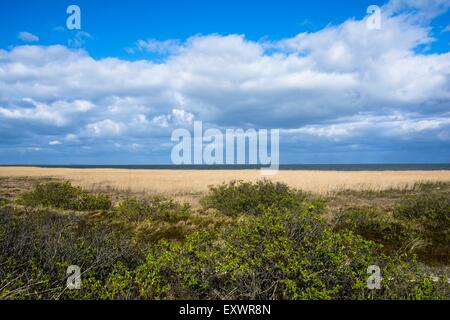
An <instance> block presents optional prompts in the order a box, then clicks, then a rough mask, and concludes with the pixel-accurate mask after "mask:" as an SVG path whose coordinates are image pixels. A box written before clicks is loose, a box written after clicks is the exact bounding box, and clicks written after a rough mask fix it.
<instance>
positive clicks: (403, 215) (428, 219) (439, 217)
mask: <svg viewBox="0 0 450 320" xmlns="http://www.w3.org/2000/svg"><path fill="white" fill-rule="evenodd" d="M395 216H396V217H398V218H400V219H405V220H416V221H419V222H422V223H424V224H425V225H426V226H428V227H431V228H450V196H449V195H448V194H444V195H440V194H433V193H429V194H421V195H417V196H413V197H409V198H408V199H406V200H404V201H402V202H401V203H400V204H399V205H398V206H397V207H396V209H395Z"/></svg>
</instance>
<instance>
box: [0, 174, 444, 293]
mask: <svg viewBox="0 0 450 320" xmlns="http://www.w3.org/2000/svg"><path fill="white" fill-rule="evenodd" d="M449 195H450V183H449V182H428V183H417V184H415V185H412V186H410V187H408V188H390V189H383V190H347V189H342V190H339V191H335V192H333V193H329V194H327V195H323V194H315V193H311V192H306V191H302V190H300V189H296V188H292V187H290V186H288V185H287V184H284V183H281V182H273V181H269V180H260V181H231V182H227V183H223V184H219V185H215V186H211V187H210V188H209V190H208V191H207V192H204V193H202V194H201V199H200V200H199V201H198V205H196V206H195V207H192V206H191V205H190V204H188V203H182V202H179V201H177V200H174V199H172V198H170V197H165V196H161V195H157V194H148V193H121V192H119V191H117V190H110V191H109V192H105V191H104V190H97V191H96V190H89V191H86V190H84V189H82V188H80V187H78V186H74V185H72V184H71V183H70V182H68V181H61V180H58V179H54V178H51V179H50V178H49V179H44V178H37V179H32V178H17V177H16V178H11V177H10V178H7V177H3V178H0V299H449V298H450V284H449V280H448V276H449V274H450V272H449V267H450V246H449V243H450V196H449ZM70 265H77V266H79V267H80V268H81V272H82V273H81V279H82V286H81V289H68V288H67V287H66V280H67V276H68V275H67V273H66V270H67V268H68V267H69V266H70ZM371 265H377V266H379V267H380V269H381V277H382V278H381V287H380V289H369V288H368V287H367V279H368V277H369V275H368V273H367V268H368V267H369V266H371Z"/></svg>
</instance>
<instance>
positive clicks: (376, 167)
mask: <svg viewBox="0 0 450 320" xmlns="http://www.w3.org/2000/svg"><path fill="white" fill-rule="evenodd" d="M0 167H6V168H8V167H23V168H46V169H51V168H67V169H130V170H257V169H260V168H262V167H264V166H261V165H171V164H153V165H108V164H105V165H39V164H34V165H33V164H30V165H21V164H11V165H10V164H6V165H0ZM279 170H281V171H289V170H293V171H441V170H450V163H372V164H280V167H279Z"/></svg>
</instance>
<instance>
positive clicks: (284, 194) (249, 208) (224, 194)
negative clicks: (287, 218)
mask: <svg viewBox="0 0 450 320" xmlns="http://www.w3.org/2000/svg"><path fill="white" fill-rule="evenodd" d="M305 199H306V195H305V194H304V193H303V192H301V191H298V190H294V189H292V188H290V187H289V186H287V185H286V184H283V183H278V182H277V183H274V182H272V181H270V180H260V181H258V182H255V183H252V182H244V181H232V182H230V183H228V184H222V185H220V186H217V187H211V188H210V190H209V193H208V194H207V195H206V196H205V197H204V198H203V199H202V201H201V202H202V204H203V205H204V206H205V207H207V208H214V209H217V210H219V211H220V212H222V213H223V214H225V215H228V216H237V215H239V214H249V215H259V214H261V212H263V211H264V210H265V209H266V208H269V207H272V208H278V209H281V208H285V209H295V208H300V207H302V205H304V203H305ZM322 205H323V204H321V203H320V202H319V201H317V202H316V206H317V207H320V208H321V206H322ZM317 207H313V209H314V210H317ZM320 208H319V209H320Z"/></svg>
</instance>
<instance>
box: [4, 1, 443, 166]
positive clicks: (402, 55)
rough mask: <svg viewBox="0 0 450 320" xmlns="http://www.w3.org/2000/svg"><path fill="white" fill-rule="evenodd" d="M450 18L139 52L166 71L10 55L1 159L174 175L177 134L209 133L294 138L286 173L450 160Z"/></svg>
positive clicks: (437, 9) (386, 15) (72, 57)
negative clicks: (445, 23) (439, 22)
mask: <svg viewBox="0 0 450 320" xmlns="http://www.w3.org/2000/svg"><path fill="white" fill-rule="evenodd" d="M448 7H449V6H448V1H434V2H430V1H420V0H417V1H408V2H405V1H400V0H398V1H391V2H390V3H388V4H387V5H386V6H385V7H383V14H382V25H381V26H382V27H381V29H380V30H370V29H368V28H367V27H366V21H365V19H363V20H355V19H349V20H347V21H345V22H343V23H342V24H340V25H334V26H328V27H326V28H324V29H322V30H320V31H317V32H312V33H300V34H298V35H296V36H295V37H293V38H288V39H282V40H279V41H267V40H265V41H250V40H248V39H246V38H245V36H244V35H240V34H231V35H218V34H211V35H197V36H193V37H191V38H189V39H187V40H186V41H179V40H176V39H169V40H163V41H158V40H155V39H149V40H138V41H137V42H136V43H137V45H136V47H135V48H128V51H129V52H130V54H133V52H135V50H140V51H149V52H157V53H158V54H163V55H164V59H163V61H162V62H155V61H153V60H151V59H148V60H139V61H127V60H121V59H117V58H105V59H100V60H96V59H94V58H92V57H91V56H90V55H89V53H88V52H86V51H84V50H83V49H70V48H68V47H66V46H62V45H52V46H37V45H33V46H31V45H25V46H16V47H14V48H12V49H10V50H0V144H1V145H2V151H1V153H0V155H1V157H2V159H4V162H26V161H31V162H33V161H34V162H43V161H44V160H45V159H47V160H46V161H45V162H51V160H49V159H54V161H56V162H63V163H69V162H71V163H88V162H91V163H99V162H103V163H130V162H132V163H152V162H169V161H170V147H171V144H170V132H171V131H172V130H173V129H174V128H178V127H188V128H189V127H190V126H191V124H192V122H193V121H194V120H202V121H203V122H204V123H205V125H206V127H208V126H209V127H218V128H236V127H242V128H280V129H282V130H281V132H282V136H281V145H282V150H281V152H282V153H281V161H285V162H346V161H347V162H348V161H351V162H359V161H363V162H364V161H369V162H377V161H404V162H414V161H421V160H422V161H450V151H449V150H450V53H448V52H446V53H440V54H430V53H427V47H428V46H429V45H431V44H432V43H433V41H434V40H435V39H433V37H432V36H431V29H430V27H429V24H428V22H429V21H430V20H431V19H432V18H433V17H435V16H437V15H439V14H441V13H442V12H445V11H446V10H447V9H448ZM29 41H32V40H29ZM424 150H427V152H428V157H427V156H425V155H424V152H423V151H424ZM283 152H284V155H283Z"/></svg>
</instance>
